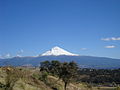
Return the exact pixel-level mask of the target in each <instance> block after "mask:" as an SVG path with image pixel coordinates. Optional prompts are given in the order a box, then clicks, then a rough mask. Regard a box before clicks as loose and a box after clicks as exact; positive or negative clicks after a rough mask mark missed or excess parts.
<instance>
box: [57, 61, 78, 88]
mask: <svg viewBox="0 0 120 90" xmlns="http://www.w3.org/2000/svg"><path fill="white" fill-rule="evenodd" d="M77 72H78V66H77V64H76V63H75V62H73V61H72V62H69V63H67V62H64V63H63V64H62V66H61V70H60V75H59V78H60V79H62V80H63V82H64V88H65V90H66V88H67V85H68V84H69V83H71V82H73V81H75V79H76V77H77Z"/></svg>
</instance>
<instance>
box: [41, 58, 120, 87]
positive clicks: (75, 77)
mask: <svg viewBox="0 0 120 90" xmlns="http://www.w3.org/2000/svg"><path fill="white" fill-rule="evenodd" d="M40 65H41V66H40V71H44V72H47V73H49V74H52V75H54V76H57V77H59V79H62V80H63V81H64V83H65V87H66V85H67V84H69V83H70V82H73V81H74V82H78V83H79V82H86V83H95V84H106V83H108V84H112V85H114V86H115V85H118V84H120V69H89V68H80V67H78V65H77V63H75V62H74V61H72V62H59V61H57V60H55V61H54V60H53V61H44V62H41V64H40Z"/></svg>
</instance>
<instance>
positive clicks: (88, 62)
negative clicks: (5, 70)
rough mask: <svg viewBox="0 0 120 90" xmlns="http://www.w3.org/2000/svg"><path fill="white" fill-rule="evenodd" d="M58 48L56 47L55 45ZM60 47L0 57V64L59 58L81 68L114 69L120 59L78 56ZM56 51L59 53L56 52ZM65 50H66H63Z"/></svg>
mask: <svg viewBox="0 0 120 90" xmlns="http://www.w3.org/2000/svg"><path fill="white" fill-rule="evenodd" d="M57 48H58V47H57ZM60 49H61V48H60ZM60 49H57V50H56V49H55V51H54V49H51V50H52V52H50V51H49V52H48V53H43V54H41V55H39V56H37V57H13V58H8V59H0V66H5V65H12V66H27V65H32V66H39V65H40V62H42V61H45V60H59V61H62V62H64V61H66V62H69V61H75V62H76V63H77V64H78V65H79V66H80V67H81V68H99V69H103V68H104V69H114V68H120V59H113V58H106V57H93V56H80V55H78V54H73V53H68V52H67V53H63V52H62V53H61V51H60V52H59V50H60ZM56 51H58V52H59V53H58V54H56ZM65 52H66V51H65Z"/></svg>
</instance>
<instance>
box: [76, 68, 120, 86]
mask: <svg viewBox="0 0 120 90" xmlns="http://www.w3.org/2000/svg"><path fill="white" fill-rule="evenodd" d="M78 73H79V76H80V77H79V79H78V81H81V82H88V83H97V84H99V83H101V84H105V83H113V84H115V85H116V84H120V69H88V68H86V69H85V68H84V69H79V72H78Z"/></svg>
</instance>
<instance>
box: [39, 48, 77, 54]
mask: <svg viewBox="0 0 120 90" xmlns="http://www.w3.org/2000/svg"><path fill="white" fill-rule="evenodd" d="M51 55H53V56H59V55H67V56H79V55H78V54H73V53H70V52H68V51H66V50H64V49H62V48H60V47H58V46H56V47H53V48H52V49H51V50H49V51H47V52H45V53H43V54H41V56H51Z"/></svg>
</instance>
